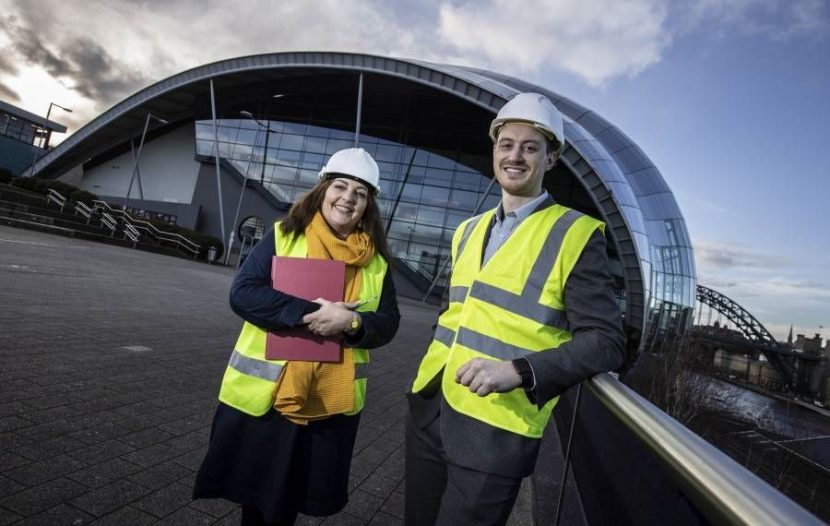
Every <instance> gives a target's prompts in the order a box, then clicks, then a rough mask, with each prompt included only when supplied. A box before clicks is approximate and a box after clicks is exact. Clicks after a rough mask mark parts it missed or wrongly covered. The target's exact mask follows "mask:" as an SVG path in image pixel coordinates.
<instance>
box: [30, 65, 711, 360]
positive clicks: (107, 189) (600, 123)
mask: <svg viewBox="0 0 830 526" xmlns="http://www.w3.org/2000/svg"><path fill="white" fill-rule="evenodd" d="M522 91H537V92H540V93H544V94H546V95H548V96H549V97H550V99H551V100H552V101H553V102H554V103H555V104H556V105H557V107H558V108H559V109H560V110H561V111H562V113H563V114H564V116H565V119H566V124H565V138H566V148H565V151H564V154H563V156H562V158H561V160H560V162H559V163H558V164H557V166H556V167H555V168H554V169H553V170H552V171H551V172H550V173H548V174H547V175H546V178H545V183H544V185H545V187H546V188H547V189H548V190H549V191H550V193H551V194H552V195H553V197H554V198H555V199H556V200H557V201H558V202H560V203H563V204H565V205H567V206H571V207H573V208H576V209H578V210H580V211H582V212H584V213H586V214H589V215H592V216H594V217H597V218H599V219H601V220H603V221H605V222H606V224H607V229H606V235H607V239H608V254H609V257H610V262H611V272H612V274H613V276H614V278H615V280H616V287H617V296H618V298H619V300H620V305H621V307H622V310H623V313H624V317H625V323H626V326H627V329H628V332H629V336H630V337H631V339H632V341H633V342H637V343H638V345H639V347H640V348H641V349H645V350H647V351H655V352H656V351H659V350H660V348H661V347H662V346H663V344H664V342H665V341H666V340H667V339H672V338H673V337H674V336H676V335H677V334H679V333H681V332H682V331H683V330H684V329H685V328H686V327H687V326H688V325H689V323H690V322H691V319H692V314H691V313H692V308H693V305H694V300H695V296H694V292H695V280H696V274H695V268H694V258H693V253H692V247H691V243H690V240H689V236H688V233H687V231H686V225H685V222H684V220H683V216H682V214H681V212H680V209H679V208H678V206H677V202H676V201H675V199H674V196H673V195H672V193H671V190H670V189H669V187H668V185H667V184H666V182H665V180H664V179H663V177H662V175H661V174H660V172H659V170H658V169H657V168H656V167H655V166H654V164H653V163H652V162H651V161H650V160H649V158H648V157H647V156H646V155H645V154H644V153H643V151H642V150H641V149H640V148H639V147H638V146H637V145H636V144H634V142H633V141H631V139H629V138H628V137H627V136H626V135H625V133H623V132H622V131H621V130H620V129H618V128H617V127H616V126H614V125H613V124H611V123H609V122H608V121H606V120H605V119H603V118H602V117H601V116H600V115H598V114H596V113H595V112H593V111H591V110H590V109H587V108H585V107H583V106H581V105H579V104H578V103H576V102H574V101H572V100H570V99H568V98H566V97H564V96H562V95H560V94H558V93H555V92H553V91H550V90H548V89H546V88H544V87H540V86H534V85H530V84H528V83H526V82H523V81H522V80H519V79H515V78H511V77H507V76H504V75H500V74H497V73H492V72H488V71H482V70H476V69H472V68H466V67H459V66H450V65H445V64H433V63H427V62H421V61H416V60H403V59H393V58H387V57H378V56H370V55H361V54H345V53H316V52H308V53H276V54H267V55H257V56H250V57H242V58H238V59H231V60H226V61H222V62H217V63H213V64H208V65H206V66H202V67H198V68H195V69H192V70H189V71H185V72H183V73H180V74H178V75H174V76H172V77H170V78H167V79H165V80H163V81H161V82H159V83H157V84H154V85H152V86H150V87H148V88H146V89H144V90H142V91H140V92H138V93H136V94H135V95H133V96H131V97H129V98H128V99H126V100H124V101H122V102H121V103H119V104H117V105H116V106H114V107H113V108H111V109H110V110H108V111H106V112H105V113H103V114H102V115H100V116H99V117H98V118H96V119H95V120H93V121H92V122H90V123H89V124H88V125H86V126H85V127H84V128H82V129H81V130H79V131H78V132H76V133H75V134H73V135H72V136H71V137H69V138H68V139H67V140H66V141H64V142H63V143H62V144H61V145H60V146H58V147H57V148H55V149H54V150H52V151H51V152H49V153H48V154H47V155H45V156H44V157H43V158H41V159H40V160H39V161H38V163H37V166H36V171H37V173H38V175H39V176H48V177H61V176H65V177H66V178H68V179H69V180H70V182H75V183H76V184H79V185H80V186H82V187H83V188H85V189H87V190H89V191H91V192H93V193H96V194H98V195H99V196H101V197H102V198H104V199H106V200H109V201H112V202H115V203H122V204H127V205H128V206H129V207H130V208H133V209H135V210H138V211H140V212H141V213H142V214H143V215H148V216H155V217H161V218H163V219H166V220H168V221H171V222H176V223H178V224H181V225H183V226H187V227H191V228H195V229H198V230H200V231H202V232H204V233H207V234H211V235H214V236H216V237H218V238H221V239H227V238H228V233H229V232H230V231H231V230H233V231H234V232H236V233H237V235H239V233H240V232H239V226H240V225H242V224H243V223H245V227H246V228H245V232H247V234H246V239H247V237H250V235H251V233H252V232H253V233H254V234H253V235H254V236H256V235H262V231H263V229H267V226H268V225H269V224H270V223H271V222H273V220H274V219H275V218H277V217H279V216H280V215H281V214H283V213H284V211H285V210H286V209H287V206H288V205H289V204H290V203H291V202H292V201H293V200H294V199H295V198H296V197H297V196H298V195H299V194H301V193H303V192H304V191H306V190H307V189H309V188H310V187H311V186H312V185H313V184H314V182H315V181H316V179H317V173H318V171H319V170H320V168H321V167H322V165H323V163H324V161H325V159H326V157H327V156H328V155H330V154H331V153H333V152H335V151H337V150H339V149H341V148H344V147H349V146H352V145H354V144H355V143H356V142H357V143H358V144H359V145H360V146H361V147H363V148H365V149H366V150H368V151H369V152H370V153H371V154H372V155H373V156H374V157H375V159H376V160H377V161H378V164H379V165H380V169H381V191H382V193H381V198H380V204H381V209H382V212H383V213H384V216H385V217H386V219H387V231H388V236H389V243H390V247H391V249H392V252H393V254H394V256H395V257H396V259H397V261H396V266H397V268H398V270H399V272H398V273H396V274H397V276H398V279H399V280H400V281H401V282H405V283H402V285H401V286H400V287H399V288H400V292H401V293H403V294H406V295H410V296H413V297H426V296H427V294H428V292H430V293H432V294H439V293H440V292H441V290H442V288H443V287H444V285H445V284H446V270H447V268H446V267H447V259H448V257H449V246H450V240H451V237H452V233H453V230H454V229H455V227H456V226H457V225H458V224H459V223H460V222H461V221H462V220H463V219H465V218H467V217H470V216H471V215H474V214H476V213H478V212H479V211H482V210H485V209H487V208H491V207H493V206H495V205H496V204H497V203H498V200H499V195H500V191H499V188H498V185H496V184H493V177H492V167H491V144H490V140H489V138H488V137H487V129H488V126H489V122H490V120H492V118H493V116H494V115H495V113H496V112H497V111H498V110H499V108H500V107H501V106H502V105H503V104H504V103H505V102H506V101H507V100H509V99H510V98H511V97H513V96H514V95H515V94H516V93H519V92H522ZM153 117H155V118H153ZM159 119H163V121H166V123H162V121H161V120H159ZM145 123H149V128H148V129H149V132H148V133H147V134H146V138H145V144H144V145H143V149H142V150H141V154H140V162H136V158H137V157H139V153H138V152H139V145H140V143H141V138H142V130H143V129H144V125H145ZM217 159H218V163H217ZM217 164H218V168H217ZM133 174H135V176H133ZM243 182H244V184H245V185H246V186H247V188H248V189H247V190H246V193H245V195H244V198H243V199H242V201H241V204H240V201H239V196H240V188H241V187H242V184H243ZM128 191H129V192H130V193H129V197H128ZM127 201H128V202H127ZM237 208H238V209H239V210H240V212H239V213H236V210H237ZM242 250H243V251H244V250H245V247H244V246H243V248H242Z"/></svg>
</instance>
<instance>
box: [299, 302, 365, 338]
mask: <svg viewBox="0 0 830 526" xmlns="http://www.w3.org/2000/svg"><path fill="white" fill-rule="evenodd" d="M314 303H318V304H320V308H319V309H318V310H317V311H315V312H312V313H311V314H306V315H305V316H303V323H307V324H308V330H309V332H312V333H314V334H317V335H320V336H335V335H340V334H343V333H344V332H345V331H347V330H349V328H350V327H351V323H352V317H353V316H354V314H353V311H354V309H355V308H357V305H358V304H357V303H356V302H353V303H347V302H344V301H338V302H331V301H328V300H324V299H322V298H317V299H316V300H314Z"/></svg>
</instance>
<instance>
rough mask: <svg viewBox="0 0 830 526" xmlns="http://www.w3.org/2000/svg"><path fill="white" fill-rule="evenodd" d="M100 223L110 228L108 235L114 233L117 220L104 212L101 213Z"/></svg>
mask: <svg viewBox="0 0 830 526" xmlns="http://www.w3.org/2000/svg"><path fill="white" fill-rule="evenodd" d="M101 224H102V225H104V226H105V227H107V228H109V229H110V230H112V234H110V235H113V234H115V229H116V228H118V222H117V221H116V220H115V218H114V217H112V216H111V215H109V214H108V213H106V212H103V213H101Z"/></svg>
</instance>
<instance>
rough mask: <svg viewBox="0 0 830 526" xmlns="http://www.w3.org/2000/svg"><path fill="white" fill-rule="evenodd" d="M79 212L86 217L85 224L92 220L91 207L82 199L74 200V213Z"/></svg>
mask: <svg viewBox="0 0 830 526" xmlns="http://www.w3.org/2000/svg"><path fill="white" fill-rule="evenodd" d="M78 214H81V215H82V216H84V217H85V218H86V224H89V222H90V221H91V220H92V209H91V208H90V207H88V206H87V204H86V203H84V202H83V201H75V215H78Z"/></svg>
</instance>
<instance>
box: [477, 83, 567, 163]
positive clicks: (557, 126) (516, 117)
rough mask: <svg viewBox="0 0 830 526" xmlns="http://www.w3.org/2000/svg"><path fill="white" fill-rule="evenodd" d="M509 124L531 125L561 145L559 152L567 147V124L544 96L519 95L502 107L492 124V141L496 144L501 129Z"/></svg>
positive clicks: (535, 94) (534, 94)
mask: <svg viewBox="0 0 830 526" xmlns="http://www.w3.org/2000/svg"><path fill="white" fill-rule="evenodd" d="M508 122H520V123H524V124H529V125H531V126H533V127H535V128H536V129H537V130H539V131H540V132H542V134H544V135H545V137H547V138H548V139H551V140H554V141H556V142H558V143H559V151H562V148H563V147H564V145H565V124H564V122H563V121H562V114H561V113H559V110H557V109H556V106H554V105H553V103H552V102H551V101H550V100H549V99H548V98H547V97H545V96H544V95H540V94H538V93H519V94H518V95H516V96H515V97H513V98H512V99H510V100H509V101H508V102H507V104H505V105H504V106H502V108H501V109H500V110H499V114H498V115H496V118H495V119H493V122H491V123H490V139H491V140H492V141H493V142H496V137H497V136H498V134H499V129H500V128H501V127H502V126H504V125H505V124H506V123H508Z"/></svg>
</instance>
